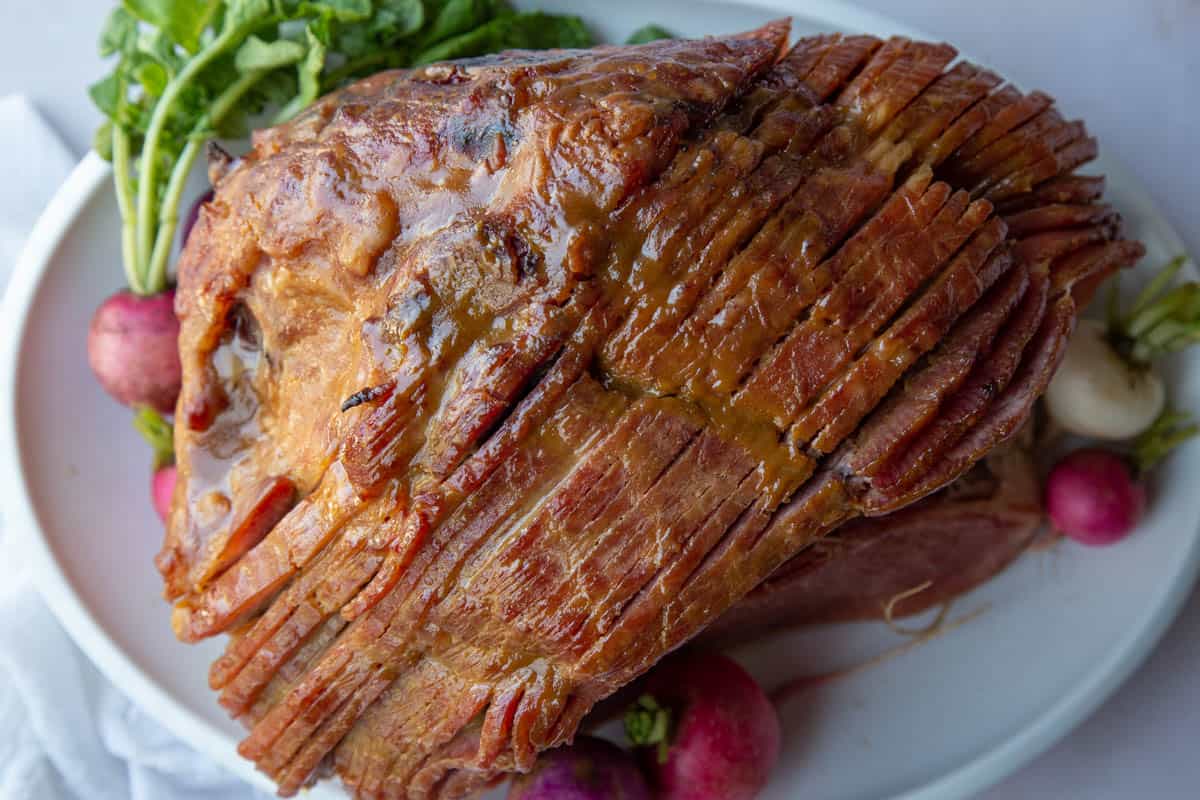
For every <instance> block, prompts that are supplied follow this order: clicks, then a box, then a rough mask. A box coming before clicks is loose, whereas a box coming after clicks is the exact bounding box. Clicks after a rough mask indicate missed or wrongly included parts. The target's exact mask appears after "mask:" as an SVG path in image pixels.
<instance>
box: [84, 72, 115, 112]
mask: <svg viewBox="0 0 1200 800" xmlns="http://www.w3.org/2000/svg"><path fill="white" fill-rule="evenodd" d="M119 70H120V68H119V67H118V69H117V70H114V71H113V72H111V73H109V74H108V75H106V76H105V77H103V78H101V79H100V80H98V81H96V82H95V83H93V84H92V85H91V86H89V87H88V96H89V97H91V98H92V102H93V103H95V104H96V108H98V109H100V111H101V112H102V113H103V114H104V115H105V116H106V117H108V118H109V119H115V118H116V116H117V110H118V106H119V105H120V102H121V91H122V89H123V88H124V81H123V80H122V78H121V73H120V71H119Z"/></svg>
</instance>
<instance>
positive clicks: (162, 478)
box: [150, 464, 178, 522]
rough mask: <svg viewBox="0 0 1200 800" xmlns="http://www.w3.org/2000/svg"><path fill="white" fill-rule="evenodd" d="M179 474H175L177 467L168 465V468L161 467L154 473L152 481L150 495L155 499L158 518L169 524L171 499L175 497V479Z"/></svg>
mask: <svg viewBox="0 0 1200 800" xmlns="http://www.w3.org/2000/svg"><path fill="white" fill-rule="evenodd" d="M176 477H178V474H176V473H175V465H174V464H167V465H166V467H160V468H158V469H156V470H155V471H154V477H151V479H150V493H151V495H152V497H154V510H155V511H157V512H158V516H160V517H161V518H162V521H163V522H167V517H169V516H170V499H172V498H173V497H175V479H176Z"/></svg>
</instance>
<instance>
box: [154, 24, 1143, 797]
mask: <svg viewBox="0 0 1200 800" xmlns="http://www.w3.org/2000/svg"><path fill="white" fill-rule="evenodd" d="M787 34H788V31H787V26H786V25H785V24H779V23H776V24H773V25H769V26H766V27H764V28H762V29H760V30H758V31H754V32H752V33H750V34H745V35H740V36H730V37H721V38H709V39H703V40H695V41H666V42H654V43H651V44H648V45H642V46H636V47H602V48H597V49H594V50H588V51H578V52H543V53H508V54H504V55H501V56H498V57H493V58H485V59H478V60H473V61H467V62H459V63H450V64H436V65H432V66H429V67H424V68H421V69H418V70H414V71H405V72H389V73H383V74H380V75H377V76H375V77H373V78H369V79H367V80H365V81H362V82H360V83H358V84H355V85H354V86H351V87H349V88H347V89H345V90H342V91H340V92H338V93H336V94H334V95H331V96H329V97H327V98H325V99H323V100H321V101H320V102H318V103H317V104H316V105H315V106H314V107H312V108H311V109H310V110H309V111H307V112H306V113H304V114H303V115H302V116H301V117H299V118H297V119H296V120H294V121H292V122H290V123H288V124H286V125H284V126H281V127H278V128H274V129H271V130H268V131H265V132H261V133H259V134H258V135H256V137H255V140H254V149H253V152H252V153H250V154H249V155H248V156H247V157H246V158H245V159H244V161H243V162H242V163H241V164H240V165H238V166H236V167H234V168H233V169H232V170H230V171H228V173H227V174H225V175H223V176H221V178H220V180H219V183H218V185H217V187H216V197H215V199H214V200H213V201H212V202H211V203H209V204H208V205H207V206H206V207H205V209H204V211H203V213H202V214H201V217H200V221H199V223H198V224H197V226H196V228H195V230H194V232H193V233H192V235H191V236H190V238H189V242H188V245H187V248H186V250H185V252H184V254H183V257H182V261H181V264H180V268H179V289H178V295H177V297H178V311H179V313H180V316H181V318H182V335H181V354H182V360H183V365H184V386H183V393H182V396H181V399H180V404H179V407H178V413H177V423H176V449H177V453H178V461H179V476H180V480H179V485H178V488H177V496H176V503H175V508H174V511H173V514H172V516H171V520H170V527H169V532H168V536H167V540H166V542H165V544H164V547H163V550H162V552H161V554H160V555H159V557H158V566H159V568H160V570H161V572H162V574H163V577H164V581H165V585H166V594H167V597H168V598H169V599H170V600H171V601H172V602H173V603H174V613H173V624H174V627H175V630H176V632H177V634H178V635H179V637H180V638H181V639H183V640H185V641H195V640H198V639H201V638H204V637H208V636H212V635H215V634H219V633H230V634H232V637H231V639H230V643H229V646H228V649H227V651H226V653H225V655H224V656H223V657H222V658H221V659H220V660H219V661H217V663H216V664H214V666H213V669H212V674H211V681H212V685H213V687H214V689H216V690H218V691H219V692H220V700H221V703H222V704H223V705H224V706H225V707H226V708H227V709H228V710H229V712H230V713H231V714H233V715H235V716H237V717H238V718H240V719H242V720H243V721H244V722H245V723H246V725H247V726H248V728H249V734H248V736H247V738H246V739H245V741H244V742H242V744H241V747H240V751H241V753H242V754H243V755H244V756H245V757H246V758H248V759H251V760H253V761H254V762H255V763H256V765H257V766H258V767H259V769H261V770H262V771H263V772H265V773H266V774H268V775H269V776H270V777H271V778H272V779H274V780H275V781H276V782H277V783H278V785H279V789H280V792H281V793H282V794H284V795H290V794H293V793H295V792H296V791H298V790H299V789H300V788H302V787H303V786H304V785H306V784H307V783H308V782H310V781H312V780H314V779H315V778H316V777H319V776H320V775H322V774H324V773H325V772H327V771H334V772H336V773H337V774H338V775H339V776H340V777H341V779H342V780H343V781H344V783H345V785H346V786H347V787H348V789H349V791H350V792H351V793H352V794H353V795H354V796H355V797H359V798H453V797H464V796H468V795H470V794H472V793H473V792H476V791H478V790H479V789H481V788H482V787H484V786H486V785H488V784H489V783H490V782H491V781H493V780H494V779H496V778H498V777H499V776H501V775H503V774H504V773H505V772H509V771H520V770H527V769H529V768H530V767H531V765H532V763H533V761H534V759H535V758H536V756H537V754H538V753H539V752H540V751H541V750H543V749H546V748H549V747H554V746H556V745H558V744H560V743H562V742H564V741H567V740H569V739H570V737H571V736H572V735H573V733H574V731H575V729H576V727H577V725H578V723H579V721H580V720H581V719H582V717H583V716H584V715H585V714H586V713H587V712H588V710H589V709H590V708H591V707H592V706H593V705H594V704H595V703H596V702H597V701H598V700H600V699H602V698H604V697H606V696H608V695H609V694H611V693H613V692H614V691H616V690H617V689H618V688H620V687H621V686H622V685H624V684H626V683H628V682H629V681H631V680H632V679H633V678H635V677H636V676H638V675H639V674H641V673H642V672H644V671H645V670H646V669H648V668H649V667H650V666H651V665H653V664H654V663H655V662H656V661H657V660H658V659H659V658H661V657H662V656H663V655H664V654H666V653H668V652H670V651H671V650H672V649H674V648H676V647H678V646H679V645H681V644H683V643H684V642H686V641H687V640H688V639H690V638H691V637H693V636H695V635H696V634H697V633H699V632H700V631H702V630H703V629H704V628H705V627H706V626H707V625H708V624H709V623H710V622H712V621H713V620H714V619H716V618H717V617H718V616H720V615H721V614H722V613H723V612H724V611H726V609H728V608H730V607H731V606H732V605H733V604H734V603H736V602H737V601H738V600H739V599H740V598H742V597H743V596H745V595H746V594H747V593H749V592H750V591H751V590H753V589H754V588H755V587H756V586H757V585H758V584H759V583H761V582H762V581H763V580H764V579H765V578H767V576H769V575H771V574H772V573H773V572H774V571H775V570H776V569H778V568H779V567H780V566H781V565H783V564H784V563H785V562H788V561H789V560H790V559H793V558H795V557H796V556H797V555H798V554H801V552H802V551H804V550H805V548H808V547H809V546H811V545H812V544H813V543H815V542H818V541H820V540H821V539H822V537H823V536H824V535H825V534H826V533H828V532H829V531H830V530H832V529H834V528H837V527H838V526H841V525H843V524H845V523H848V522H851V521H852V520H854V519H855V518H859V517H862V516H864V515H866V516H874V515H881V514H884V513H887V512H891V511H894V510H897V509H899V508H901V507H903V506H905V505H907V504H909V503H911V502H913V501H916V500H918V499H920V498H922V497H924V496H926V495H928V494H930V493H931V492H933V491H935V490H936V489H938V488H940V487H942V486H944V485H946V484H947V483H949V482H951V481H953V480H954V479H956V478H957V477H958V476H960V475H962V474H963V473H965V472H966V471H968V470H969V469H970V468H971V467H972V465H973V464H974V463H975V462H976V461H978V460H979V459H980V458H981V457H983V456H984V455H986V454H987V453H988V452H989V451H990V450H991V449H992V448H993V447H995V446H996V445H998V444H999V443H1001V442H1003V441H1004V440H1006V439H1007V438H1009V437H1010V436H1011V435H1012V434H1013V433H1014V432H1015V431H1016V430H1017V429H1018V428H1019V427H1020V426H1021V425H1022V423H1023V422H1024V421H1025V420H1026V418H1027V417H1028V415H1029V413H1030V408H1031V406H1032V404H1033V402H1034V400H1035V399H1036V398H1037V396H1038V395H1039V393H1040V392H1041V391H1042V390H1043V389H1044V388H1045V386H1046V383H1047V381H1048V380H1049V378H1050V376H1051V374H1052V373H1053V371H1054V369H1055V367H1056V365H1057V364H1058V361H1059V358H1060V356H1061V354H1062V349H1063V345H1064V343H1065V340H1066V337H1067V336H1068V334H1069V333H1070V331H1071V330H1072V327H1073V325H1074V323H1075V319H1076V315H1077V313H1078V311H1079V307H1080V304H1081V303H1082V302H1083V301H1085V300H1086V299H1087V298H1088V296H1090V294H1091V292H1092V291H1093V289H1094V288H1095V286H1096V284H1097V283H1098V282H1099V281H1100V280H1101V279H1102V278H1103V277H1104V276H1106V275H1107V274H1109V273H1111V272H1113V271H1114V270H1117V269H1119V268H1121V267H1123V266H1126V265H1128V264H1130V263H1131V262H1132V261H1134V260H1135V259H1136V258H1137V257H1138V256H1139V255H1140V253H1141V248H1140V246H1139V245H1137V244H1136V243H1133V242H1130V241H1127V240H1125V239H1124V238H1123V237H1122V234H1121V226H1120V220H1119V219H1118V217H1117V216H1116V215H1115V214H1114V213H1113V212H1112V211H1111V209H1109V208H1108V207H1106V206H1104V205H1103V204H1102V203H1101V202H1100V200H1099V192H1100V187H1099V185H1098V183H1097V181H1095V180H1092V179H1087V178H1079V177H1076V176H1075V175H1074V174H1073V171H1074V170H1075V169H1076V168H1077V167H1078V166H1080V165H1081V164H1083V163H1085V162H1086V161H1088V160H1089V159H1090V158H1092V157H1093V156H1094V154H1095V150H1096V144H1095V141H1094V140H1093V139H1092V138H1090V137H1089V136H1088V134H1087V132H1086V131H1085V130H1084V128H1083V126H1082V125H1081V124H1080V123H1077V122H1070V121H1068V120H1066V119H1064V118H1063V117H1061V116H1060V115H1059V113H1058V111H1056V110H1055V108H1054V106H1053V104H1052V102H1051V101H1050V99H1049V98H1047V97H1046V96H1044V95H1041V94H1037V93H1034V94H1023V93H1021V92H1019V91H1017V90H1016V89H1014V88H1012V87H1008V86H1003V85H1002V82H1001V81H1000V79H999V78H997V77H996V76H995V75H993V74H991V73H990V72H987V71H986V70H982V69H979V68H977V67H973V66H971V65H969V64H965V63H958V64H954V63H953V62H954V58H955V51H954V50H953V49H952V48H950V47H949V46H946V45H940V44H927V43H922V42H913V41H908V40H904V39H892V40H888V41H880V40H877V39H875V38H872V37H866V36H851V37H844V36H820V37H815V38H808V39H802V40H800V41H799V42H798V43H797V44H796V45H795V46H794V47H791V48H790V49H789V48H788V47H787V44H786V42H787Z"/></svg>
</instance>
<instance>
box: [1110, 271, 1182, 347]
mask: <svg viewBox="0 0 1200 800" xmlns="http://www.w3.org/2000/svg"><path fill="white" fill-rule="evenodd" d="M1186 261H1187V259H1186V258H1185V257H1184V256H1177V257H1176V258H1174V259H1172V260H1171V261H1170V262H1169V263H1168V264H1167V265H1166V266H1165V267H1163V268H1162V269H1161V270H1159V272H1158V274H1157V275H1155V276H1154V278H1153V279H1152V280H1151V281H1150V282H1149V283H1148V284H1146V286H1145V288H1143V289H1142V291H1141V292H1139V293H1138V296H1137V298H1136V299H1135V300H1134V302H1133V305H1132V306H1131V307H1130V308H1129V310H1128V311H1122V310H1121V307H1120V302H1119V301H1118V296H1117V286H1116V283H1115V282H1114V285H1113V286H1112V288H1111V294H1110V295H1109V302H1108V337H1109V340H1110V341H1111V342H1112V344H1113V346H1114V347H1115V348H1116V349H1117V352H1119V353H1120V354H1121V355H1122V356H1124V357H1125V358H1126V359H1128V360H1129V361H1130V362H1131V363H1133V364H1140V365H1146V364H1149V363H1150V362H1151V361H1153V360H1155V359H1157V358H1161V357H1162V356H1165V355H1168V354H1170V353H1174V352H1178V351H1179V350H1182V349H1184V348H1185V347H1189V346H1190V345H1192V344H1194V343H1196V342H1200V283H1197V282H1196V281H1187V282H1186V283H1182V284H1179V285H1178V286H1175V287H1173V288H1171V283H1172V282H1173V281H1174V280H1175V276H1176V275H1177V274H1178V273H1179V270H1180V269H1182V268H1183V265H1184V263H1185V262H1186Z"/></svg>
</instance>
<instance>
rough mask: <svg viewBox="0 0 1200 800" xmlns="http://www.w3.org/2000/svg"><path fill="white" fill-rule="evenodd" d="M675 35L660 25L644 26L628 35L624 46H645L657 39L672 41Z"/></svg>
mask: <svg viewBox="0 0 1200 800" xmlns="http://www.w3.org/2000/svg"><path fill="white" fill-rule="evenodd" d="M674 38H675V34H673V33H671V32H670V31H669V30H667V29H666V28H664V27H662V26H660V25H646V26H644V27H641V28H638V29H637V30H636V31H634V32H633V33H631V34H629V38H628V39H626V40H625V44H645V43H646V42H656V41H658V40H659V39H674Z"/></svg>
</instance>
